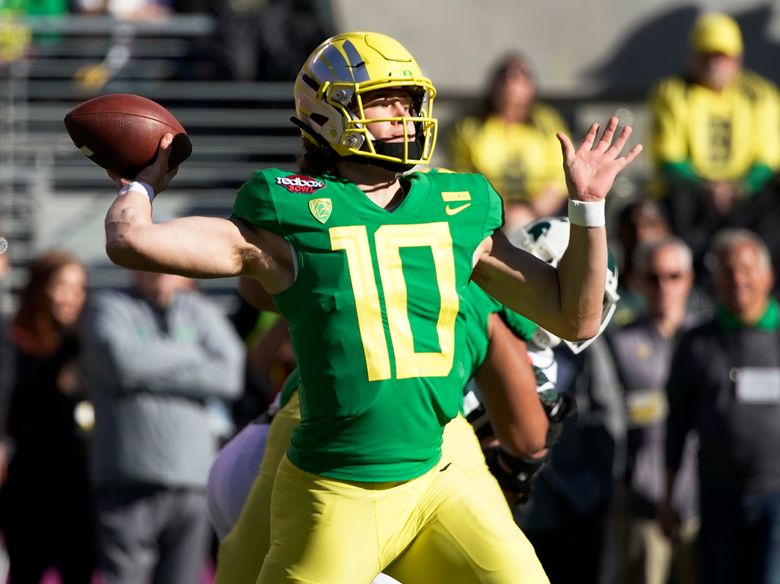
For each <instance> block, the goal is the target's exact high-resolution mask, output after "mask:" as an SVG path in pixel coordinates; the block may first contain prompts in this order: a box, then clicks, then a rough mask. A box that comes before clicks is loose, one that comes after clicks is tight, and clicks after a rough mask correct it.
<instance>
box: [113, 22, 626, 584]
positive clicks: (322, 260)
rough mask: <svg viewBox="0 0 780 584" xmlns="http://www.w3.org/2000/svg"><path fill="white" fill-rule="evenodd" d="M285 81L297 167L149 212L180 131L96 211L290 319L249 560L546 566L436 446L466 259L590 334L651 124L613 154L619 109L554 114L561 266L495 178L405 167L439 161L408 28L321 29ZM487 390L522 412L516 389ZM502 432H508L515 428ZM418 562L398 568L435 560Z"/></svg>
mask: <svg viewBox="0 0 780 584" xmlns="http://www.w3.org/2000/svg"><path fill="white" fill-rule="evenodd" d="M294 94H295V98H296V117H295V118H294V120H295V123H296V124H297V125H298V126H299V127H300V128H301V131H302V137H303V142H304V148H305V153H304V157H303V159H302V161H301V163H300V165H299V171H298V172H285V171H281V170H277V169H265V170H258V171H255V172H254V173H253V174H252V176H251V177H250V179H249V180H248V181H247V182H246V183H245V184H244V186H242V187H241V189H240V190H239V192H238V194H237V197H236V201H235V204H234V212H233V217H232V218H231V219H230V220H228V219H219V218H203V217H186V218H180V219H175V220H173V221H169V222H166V223H162V224H155V223H154V222H153V221H152V217H151V208H152V204H151V203H152V200H153V198H154V196H155V195H156V194H157V193H159V192H160V191H162V190H164V189H165V188H166V187H167V185H168V183H169V181H170V180H171V179H172V178H173V175H174V174H175V173H176V171H177V170H178V169H176V168H174V169H172V170H169V169H168V167H167V164H168V158H169V155H170V144H171V141H172V138H173V136H172V135H171V134H167V135H165V136H164V137H163V138H162V140H161V142H160V149H159V152H158V155H157V158H156V159H155V161H154V162H153V163H152V164H151V165H150V166H149V167H147V168H146V169H144V170H143V171H141V173H139V175H138V176H137V177H135V180H130V179H131V178H132V177H113V178H114V179H115V181H116V182H117V185H118V186H119V187H120V190H119V194H118V197H117V198H116V199H115V201H114V203H113V204H112V205H111V207H110V208H109V210H108V213H107V215H106V250H107V253H108V255H109V257H110V258H111V259H112V260H113V261H114V262H116V263H119V264H121V265H125V266H132V267H134V268H136V269H145V270H157V271H171V272H176V273H183V274H187V275H190V276H197V277H225V276H247V277H249V278H251V279H254V280H257V281H258V282H259V283H260V284H261V285H262V287H263V288H264V289H265V291H266V292H268V293H269V294H271V295H272V296H273V299H274V302H275V304H276V306H277V307H278V309H279V311H280V312H281V314H282V315H283V316H284V317H285V318H287V320H288V321H289V322H290V333H291V338H292V342H293V347H294V350H295V354H296V359H297V363H298V367H299V370H300V375H301V383H300V385H299V395H300V400H301V403H300V408H301V422H300V424H299V425H298V426H297V427H296V429H295V432H294V433H293V436H292V439H291V443H290V448H289V450H288V452H287V454H286V456H285V457H284V458H283V459H282V461H281V463H280V465H279V468H278V470H277V476H276V479H275V483H274V490H273V495H272V500H271V547H270V550H269V552H268V554H267V555H266V558H265V561H264V562H263V568H262V571H261V573H260V576H259V578H258V582H260V583H261V584H264V583H267V582H273V583H278V582H312V581H317V582H332V583H334V584H335V583H338V584H344V583H352V582H354V583H360V584H362V583H364V582H366V581H369V580H370V579H371V578H372V577H373V576H374V575H375V574H376V573H378V572H379V571H383V570H386V569H390V568H392V564H394V562H395V561H396V560H398V559H399V558H400V557H401V556H406V557H411V556H412V555H414V556H418V557H420V558H421V559H422V561H424V562H425V563H426V566H425V567H426V570H425V573H426V574H427V573H434V574H436V575H437V577H438V578H441V579H442V580H446V581H448V582H464V583H466V582H475V581H481V582H490V583H509V582H516V581H517V574H519V573H523V574H526V576H525V577H524V578H525V580H526V581H528V582H546V581H547V578H546V576H545V575H544V572H543V571H542V570H541V567H540V566H539V564H538V560H537V559H536V557H535V555H534V553H533V549H532V548H531V547H530V545H528V542H527V540H526V539H525V537H524V536H523V535H522V533H521V532H520V531H519V529H518V528H517V527H516V526H515V524H514V522H513V520H512V517H511V514H510V513H509V511H508V509H504V510H496V509H494V508H490V507H488V508H486V506H485V504H484V503H483V496H482V494H481V493H480V491H479V489H478V488H477V486H476V485H475V484H473V483H472V482H471V481H470V480H469V479H468V477H467V476H466V475H464V473H463V472H462V471H461V470H460V469H459V468H458V467H457V466H456V465H454V464H452V463H451V461H450V460H448V459H447V458H446V457H443V455H442V450H441V443H442V434H443V431H444V427H445V426H446V424H447V422H449V420H451V419H452V418H454V417H455V416H456V415H457V414H458V412H459V410H460V405H461V404H460V401H461V395H460V394H461V388H462V380H463V376H464V374H465V372H466V365H465V363H464V359H465V355H466V352H465V350H464V342H465V341H464V338H465V337H464V335H465V330H464V324H465V322H466V321H465V319H466V316H465V313H464V311H463V309H462V298H463V295H464V293H465V289H466V287H467V286H468V285H469V283H470V282H471V281H473V282H475V283H476V284H477V285H479V286H480V287H481V288H482V289H483V290H485V291H486V292H487V293H488V294H490V295H491V296H493V297H494V298H496V299H497V300H498V301H500V302H501V303H502V304H504V305H505V306H507V307H508V308H510V309H512V310H515V311H517V312H522V313H523V314H524V315H525V316H527V317H528V318H530V319H532V320H533V321H534V322H537V323H538V324H539V325H540V326H543V327H544V328H545V329H547V330H549V331H550V332H552V333H553V334H555V335H557V336H559V337H562V338H567V339H573V340H579V339H587V338H590V337H592V336H594V335H595V334H596V333H597V331H598V329H599V326H600V323H601V314H602V300H603V296H604V282H605V272H606V262H607V243H606V230H605V228H604V208H603V207H604V200H605V197H606V195H607V192H608V191H609V190H610V188H611V186H612V184H613V182H614V180H615V177H616V175H617V174H618V173H619V172H620V171H621V170H622V169H623V168H625V167H626V166H627V165H628V164H629V163H631V161H632V160H633V159H634V158H635V157H636V156H637V155H638V154H639V152H640V151H641V146H639V145H637V146H634V147H633V148H631V149H630V150H629V151H628V152H627V153H626V154H625V155H623V154H622V152H623V149H624V147H625V146H626V144H627V142H628V139H629V137H630V134H631V129H630V127H626V128H624V129H623V130H622V131H621V132H619V133H618V132H617V126H618V120H617V119H616V118H614V117H613V118H611V119H610V121H609V122H608V124H607V125H606V127H605V129H604V132H603V133H602V135H601V136H600V137H599V138H598V139H597V132H598V125H597V124H593V125H592V126H591V128H590V130H589V131H588V133H587V134H586V136H585V138H584V139H583V141H582V143H581V144H580V145H579V147H577V148H575V147H574V145H573V144H572V143H571V141H570V140H569V138H568V137H567V136H565V135H563V134H558V139H559V141H560V143H561V147H562V151H563V153H564V154H563V158H564V161H565V172H566V177H567V184H568V186H569V197H570V202H569V217H570V219H571V220H572V227H571V235H570V240H569V246H568V248H567V250H566V253H565V254H564V256H563V258H562V259H561V261H560V263H559V264H558V265H557V266H555V267H553V266H550V265H548V264H545V263H544V262H542V261H540V260H538V259H536V258H534V257H533V256H532V255H531V254H529V253H527V252H525V251H522V250H519V249H517V248H515V247H513V246H512V245H510V244H509V242H508V241H507V239H506V237H505V236H503V234H502V233H501V231H500V229H499V227H500V226H501V222H502V210H501V208H502V205H501V199H500V197H499V195H498V194H497V193H496V192H495V191H494V190H493V188H492V187H491V186H490V184H489V183H488V182H487V181H486V180H485V179H484V178H483V177H481V176H479V175H468V174H456V173H445V172H438V171H435V170H432V171H429V172H414V173H409V174H403V173H404V172H405V171H408V170H411V168H412V167H413V166H415V165H417V164H427V163H428V162H429V161H430V158H431V155H432V153H433V147H434V143H435V137H436V130H437V121H436V118H435V117H434V115H433V103H434V100H435V96H436V90H435V87H434V86H433V84H432V83H431V81H430V80H429V79H427V78H426V77H424V76H423V74H422V72H421V70H420V68H419V66H418V65H417V62H416V61H415V59H414V58H413V57H412V56H411V54H410V53H409V52H408V51H407V50H406V49H405V48H404V47H403V46H402V45H400V44H399V43H398V42H397V41H395V40H393V39H391V38H389V37H387V36H384V35H381V34H378V33H366V32H356V33H344V34H340V35H336V36H335V37H331V38H330V39H327V40H326V41H325V42H323V43H322V44H321V45H320V46H319V47H318V48H317V49H316V50H315V51H314V52H313V53H312V55H311V56H310V57H309V58H308V59H307V61H306V62H305V63H304V65H303V67H302V69H301V72H300V73H299V75H298V77H297V79H296V82H295V86H294ZM204 250H206V251H205V252H204ZM496 398H497V400H498V401H501V400H502V399H503V400H505V401H506V402H507V403H506V406H505V407H504V408H503V411H505V412H506V413H507V415H508V416H511V415H512V414H513V412H516V409H515V408H514V405H515V404H512V403H511V396H506V395H497V396H496ZM506 427H507V428H512V425H511V424H509V425H507V426H506ZM502 442H504V444H505V445H506V446H507V447H508V448H509V449H512V448H513V440H512V437H511V435H510V436H509V437H508V439H506V440H502ZM510 453H511V452H510ZM515 453H517V452H515ZM513 454H514V453H513ZM464 509H466V510H467V511H465V512H464ZM420 574H423V572H422V571H421V572H420ZM423 578H425V576H424V575H423V576H417V580H415V578H414V577H412V579H409V578H407V579H406V582H407V583H412V582H414V581H426V582H431V581H432V580H423Z"/></svg>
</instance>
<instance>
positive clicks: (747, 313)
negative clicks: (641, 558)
mask: <svg viewBox="0 0 780 584" xmlns="http://www.w3.org/2000/svg"><path fill="white" fill-rule="evenodd" d="M710 257H711V258H712V260H713V267H714V271H713V274H712V275H713V284H714V289H715V292H716V296H717V300H718V307H717V309H716V312H715V315H714V317H713V318H712V319H710V320H709V321H707V322H705V323H704V324H702V325H701V326H698V327H696V328H693V329H691V330H690V331H689V332H688V333H686V334H685V335H684V336H683V337H682V339H681V340H680V343H679V345H678V346H677V349H676V351H675V353H674V358H673V360H672V366H671V370H670V376H669V380H668V383H667V394H668V399H669V415H668V419H667V432H666V468H667V480H666V491H665V496H664V499H663V501H662V504H661V519H662V521H663V524H664V528H665V531H666V532H667V533H668V534H669V535H670V536H672V537H674V536H676V528H677V526H678V517H677V516H676V515H675V513H674V511H673V507H672V497H673V493H674V487H675V486H676V484H677V483H678V481H679V480H680V477H681V473H680V469H681V462H682V458H683V453H684V449H685V440H686V438H687V435H688V433H689V432H690V431H691V430H695V431H696V432H697V433H698V436H699V452H698V476H699V484H700V486H701V488H700V493H699V499H700V516H701V529H700V532H699V556H700V557H699V563H700V570H701V572H700V577H701V580H700V581H701V582H706V583H707V584H721V583H722V584H731V583H733V582H740V583H745V584H775V583H777V582H780V450H779V449H778V444H780V310H779V309H778V304H777V301H776V300H775V299H774V298H772V296H771V295H770V291H771V290H772V286H773V284H774V275H773V272H772V267H771V263H770V257H769V253H768V251H767V248H766V246H765V245H764V243H763V241H762V240H761V239H760V238H759V237H758V236H757V235H755V234H754V233H753V232H751V231H748V230H744V229H728V230H725V231H721V232H719V233H718V234H717V235H716V237H715V239H714V240H713V243H712V245H711V247H710Z"/></svg>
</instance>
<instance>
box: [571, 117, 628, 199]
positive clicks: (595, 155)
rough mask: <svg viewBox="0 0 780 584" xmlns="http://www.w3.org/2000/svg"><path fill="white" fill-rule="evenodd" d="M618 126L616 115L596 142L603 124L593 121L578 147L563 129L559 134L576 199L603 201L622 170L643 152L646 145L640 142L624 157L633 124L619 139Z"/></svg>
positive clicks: (621, 133) (624, 130) (623, 131)
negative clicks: (622, 153) (563, 132)
mask: <svg viewBox="0 0 780 584" xmlns="http://www.w3.org/2000/svg"><path fill="white" fill-rule="evenodd" d="M617 127H618V119H617V118H616V117H615V116H612V117H611V118H609V122H607V127H606V129H605V130H604V133H603V134H602V136H601V139H600V140H599V141H598V142H596V135H597V134H598V131H599V125H598V124H595V123H594V124H591V126H590V129H589V130H588V133H587V134H586V135H585V138H584V139H583V140H582V143H581V144H580V145H579V147H578V148H577V149H576V150H575V149H574V145H573V144H572V143H571V140H569V138H568V136H566V135H565V134H562V133H560V132H558V133H557V134H556V136H557V137H558V140H559V141H560V143H561V150H562V151H563V169H564V172H565V173H566V185H567V186H568V188H569V196H570V197H571V198H572V199H575V200H579V201H599V200H601V199H603V198H605V197H606V196H607V193H608V192H609V190H610V189H611V188H612V184H613V183H614V182H615V177H616V176H617V175H618V173H620V171H621V170H623V169H624V168H625V167H626V166H628V165H629V164H631V162H632V161H633V160H634V158H636V157H637V155H638V154H639V153H640V152H641V151H642V145H641V144H637V145H636V146H634V147H633V148H631V150H629V151H628V153H627V154H626V155H625V156H620V153H621V152H622V151H623V147H624V146H625V145H626V142H627V141H628V138H629V136H631V126H625V127H624V128H623V130H622V131H621V132H620V134H619V135H618V136H617V138H615V131H616V130H617ZM594 143H595V144H594Z"/></svg>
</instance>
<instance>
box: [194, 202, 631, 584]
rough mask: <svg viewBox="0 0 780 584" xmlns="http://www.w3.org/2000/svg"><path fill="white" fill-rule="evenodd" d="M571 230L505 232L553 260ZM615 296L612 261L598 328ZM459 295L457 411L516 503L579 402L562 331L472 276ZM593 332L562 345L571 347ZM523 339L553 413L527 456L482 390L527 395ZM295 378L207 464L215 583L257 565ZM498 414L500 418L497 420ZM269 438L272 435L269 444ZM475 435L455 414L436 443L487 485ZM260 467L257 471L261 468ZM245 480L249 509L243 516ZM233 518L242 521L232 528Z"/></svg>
mask: <svg viewBox="0 0 780 584" xmlns="http://www.w3.org/2000/svg"><path fill="white" fill-rule="evenodd" d="M568 238H569V222H568V220H567V219H565V218H563V217H548V218H543V219H539V220H537V221H534V222H533V223H531V224H530V225H528V226H527V227H525V228H523V229H520V230H518V231H517V232H515V233H513V234H511V235H510V240H511V241H513V242H514V243H516V244H517V245H518V247H521V248H523V249H525V250H527V251H530V252H531V253H533V254H534V255H536V256H537V257H539V258H540V259H542V260H543V261H545V262H547V263H551V264H553V265H554V264H557V262H558V261H559V260H560V258H561V256H562V254H563V253H564V251H565V250H566V245H567V243H568ZM243 293H244V295H245V297H246V296H247V295H250V300H251V302H250V303H251V304H254V305H256V306H257V307H258V308H265V309H272V305H271V304H269V303H268V302H267V299H266V298H265V296H264V295H263V294H262V290H257V289H256V288H254V289H248V288H244V291H243ZM618 298H619V297H618V295H617V267H616V264H615V263H614V262H613V261H610V263H609V269H608V271H607V279H606V282H605V296H604V309H603V311H602V314H603V321H602V323H601V326H600V328H599V332H601V331H603V330H604V328H605V327H606V326H607V324H608V322H609V319H610V318H611V316H612V314H613V313H614V309H615V305H616V303H617V301H618ZM465 301H466V302H465V304H464V309H465V311H466V314H467V339H466V340H467V343H466V346H467V348H468V352H469V359H468V360H467V363H471V367H472V370H471V372H470V373H469V377H471V378H472V379H471V380H470V382H469V383H468V384H467V386H466V391H465V396H464V404H463V414H464V416H466V418H467V420H468V421H469V422H470V423H471V425H472V426H473V428H474V432H475V433H476V434H477V436H478V437H479V439H480V442H481V443H482V445H483V449H484V452H485V455H486V457H487V460H488V463H489V465H490V472H492V474H493V475H494V476H495V477H496V478H497V479H498V482H499V484H500V486H501V487H502V489H503V491H504V494H505V495H506V498H507V499H508V500H509V502H510V503H512V504H514V503H517V502H525V501H526V500H527V498H528V497H529V495H530V492H531V487H532V483H533V479H534V477H535V475H536V473H537V472H538V471H539V470H540V469H541V467H542V465H543V464H544V463H545V462H546V461H547V459H548V457H549V448H551V447H552V445H553V444H554V443H555V441H556V439H557V436H558V435H559V433H560V429H561V425H562V424H563V422H564V420H565V419H566V418H567V417H568V416H570V415H571V414H572V413H573V412H574V409H575V407H574V402H573V400H572V398H571V396H569V395H568V394H563V395H560V394H558V393H557V392H556V391H555V385H554V382H555V377H556V368H555V361H554V357H553V354H552V348H553V347H554V346H556V345H557V344H558V343H559V342H560V339H557V338H556V337H554V336H553V335H551V334H549V333H547V332H546V331H544V330H543V329H539V328H538V327H537V326H536V325H534V324H533V323H531V322H530V321H528V320H527V319H525V318H523V317H522V316H520V315H518V314H516V313H514V312H512V311H510V310H507V309H506V308H504V307H503V306H501V305H500V304H499V303H498V302H496V301H494V300H492V299H491V298H490V297H489V296H487V295H486V294H485V293H484V292H482V291H481V290H480V289H479V288H478V287H477V286H475V285H473V284H472V285H470V286H469V287H468V289H467V294H466V297H465ZM593 340H595V339H589V340H587V341H584V342H574V343H572V342H569V341H565V343H566V344H567V345H568V346H569V347H570V349H571V350H572V351H573V352H574V353H575V354H576V353H579V352H581V351H582V350H584V349H585V348H586V347H587V346H589V345H590V343H592V342H593ZM525 343H527V344H528V348H529V351H528V355H530V357H529V358H530V360H531V361H532V362H533V364H534V371H535V373H536V376H535V381H536V383H535V387H534V389H532V390H531V392H530V395H531V396H533V395H534V394H535V393H537V392H538V395H539V402H540V403H541V405H542V406H543V408H544V413H546V414H547V418H548V419H549V429H548V431H547V437H546V441H545V444H544V446H545V448H544V449H543V450H536V448H535V446H527V447H526V451H527V452H526V455H525V456H522V457H517V456H513V455H512V454H510V453H509V452H507V451H506V450H504V449H502V448H501V447H500V442H499V441H498V439H497V438H496V436H495V430H494V424H493V423H492V422H491V420H490V417H489V416H488V413H487V410H486V408H485V405H484V404H483V403H482V402H483V399H482V396H483V395H484V393H485V392H486V391H487V392H491V391H492V392H495V391H503V392H513V393H517V394H518V395H519V394H522V393H523V392H525V397H526V398H527V397H528V395H529V392H528V388H529V386H530V382H529V377H528V376H527V374H526V371H525V368H526V366H527V362H526V352H525V347H524V344H525ZM299 379H300V378H299V376H298V375H297V372H294V373H293V375H291V376H290V378H289V379H288V380H287V382H286V383H285V385H284V388H283V390H282V392H281V395H280V396H279V397H278V399H277V401H276V402H275V404H274V406H272V415H273V416H274V418H273V422H272V423H271V425H270V430H269V424H268V422H267V418H266V419H265V420H263V421H258V422H256V423H253V424H250V425H248V426H247V427H246V428H244V429H243V430H242V431H241V432H240V433H239V434H238V435H237V436H236V437H235V438H234V439H232V440H231V441H230V442H229V443H228V444H227V445H226V446H225V447H224V448H223V449H222V450H221V451H220V453H219V455H218V457H217V458H216V460H215V462H214V464H213V466H212V469H211V472H210V475H209V486H208V495H209V515H210V517H211V520H212V524H213V525H214V528H215V530H216V531H217V534H218V535H219V538H220V540H222V541H223V543H222V544H221V546H220V553H219V561H218V563H217V582H219V583H220V584H241V583H246V584H252V583H253V582H254V581H255V576H256V574H257V573H259V571H260V566H261V564H262V560H263V557H264V555H265V551H266V550H267V549H268V537H269V535H268V531H269V528H268V510H269V507H270V495H271V487H272V485H273V478H274V476H275V474H276V467H277V466H278V464H279V461H280V460H281V458H282V456H283V454H284V451H286V449H287V446H288V442H289V438H290V436H291V434H292V431H293V429H294V428H295V426H296V425H297V423H298V422H299V421H300V412H299V405H298V404H299V402H298V397H297V395H296V394H295V390H296V389H297V386H298V382H299ZM534 390H535V391H534ZM488 395H490V394H489V393H488ZM533 405H535V404H529V403H528V402H526V403H525V404H523V411H524V421H525V422H526V427H527V426H529V425H530V426H534V425H538V421H539V417H540V414H541V411H539V410H540V408H538V407H537V408H533V407H532V406H533ZM280 407H281V409H280ZM277 412H278V413H277ZM494 418H495V415H494ZM496 421H497V422H498V423H499V424H500V423H501V420H500V419H498V420H496ZM539 431H540V428H538V427H537V428H530V429H529V442H531V443H532V442H533V441H534V438H533V436H537V438H536V440H537V441H538V434H539ZM266 437H268V438H269V444H268V448H266ZM454 437H460V440H454ZM474 443H475V442H474V440H473V438H471V437H470V436H469V433H468V432H464V431H463V424H462V420H460V419H458V418H456V419H455V420H453V421H451V422H450V425H448V427H447V428H446V429H445V434H444V443H443V445H442V448H443V449H444V450H445V452H447V453H448V454H449V455H450V457H451V458H452V459H453V460H454V464H456V465H459V466H460V467H461V469H463V470H465V471H466V472H467V473H468V474H469V475H470V476H471V477H472V478H474V479H476V480H482V481H485V480H486V481H488V482H490V483H493V480H492V479H491V478H490V476H489V473H488V472H487V471H488V467H486V465H485V461H484V459H483V456H482V455H481V454H480V453H479V451H478V450H477V449H475V448H474ZM464 444H465V446H464ZM528 448H530V449H531V450H528ZM261 463H262V465H261ZM258 469H261V471H260V473H259V475H258ZM486 475H487V476H486ZM253 482H254V483H255V484H254V485H253V484H252V483H253ZM483 484H484V483H483ZM250 487H251V497H250V499H249V502H248V504H247V510H246V512H245V513H244V514H243V516H242V517H241V520H240V521H239V515H240V514H241V513H242V508H243V506H244V502H245V500H246V499H247V496H248V495H249V493H250ZM483 492H484V495H485V497H486V498H489V497H491V496H492V497H493V500H494V504H496V505H498V506H501V505H503V504H504V502H503V499H502V497H501V496H496V493H497V491H496V490H495V485H486V487H485V488H484V491H483ZM237 521H239V522H238V528H237V529H235V530H234V531H232V532H231V530H233V528H234V527H235V525H236V523H237ZM228 533H230V534H229V535H228ZM225 536H227V538H225Z"/></svg>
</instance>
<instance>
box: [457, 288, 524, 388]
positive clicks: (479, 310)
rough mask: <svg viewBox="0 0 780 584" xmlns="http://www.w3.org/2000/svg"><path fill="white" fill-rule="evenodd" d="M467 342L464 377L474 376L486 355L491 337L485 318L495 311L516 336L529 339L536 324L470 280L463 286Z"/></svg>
mask: <svg viewBox="0 0 780 584" xmlns="http://www.w3.org/2000/svg"><path fill="white" fill-rule="evenodd" d="M465 300H466V305H465V307H464V311H465V312H466V322H467V329H466V346H467V348H468V361H467V363H468V365H469V370H468V373H467V377H466V379H467V380H468V379H470V378H471V377H473V376H474V375H475V374H476V372H477V369H478V368H479V366H480V365H481V364H482V362H483V361H484V360H485V357H486V356H487V351H488V346H489V344H490V338H489V337H488V318H489V317H490V315H491V314H493V313H494V312H495V313H498V314H499V316H500V317H501V319H502V320H503V321H504V323H506V325H507V326H508V327H509V329H510V330H511V331H512V332H513V333H514V334H515V336H516V337H517V338H519V339H522V340H523V341H528V340H530V339H531V336H532V335H533V334H534V331H536V328H537V325H536V323H534V322H533V321H530V320H528V319H527V318H525V317H524V316H521V315H520V314H517V313H516V312H514V311H512V310H510V309H508V308H507V307H506V306H504V305H503V304H501V303H500V302H499V301H498V300H494V299H493V298H492V297H491V296H488V294H487V293H486V292H484V291H483V290H482V288H480V287H479V286H477V285H476V284H474V283H473V282H472V283H471V284H469V287H468V288H467V290H466V297H465Z"/></svg>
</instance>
